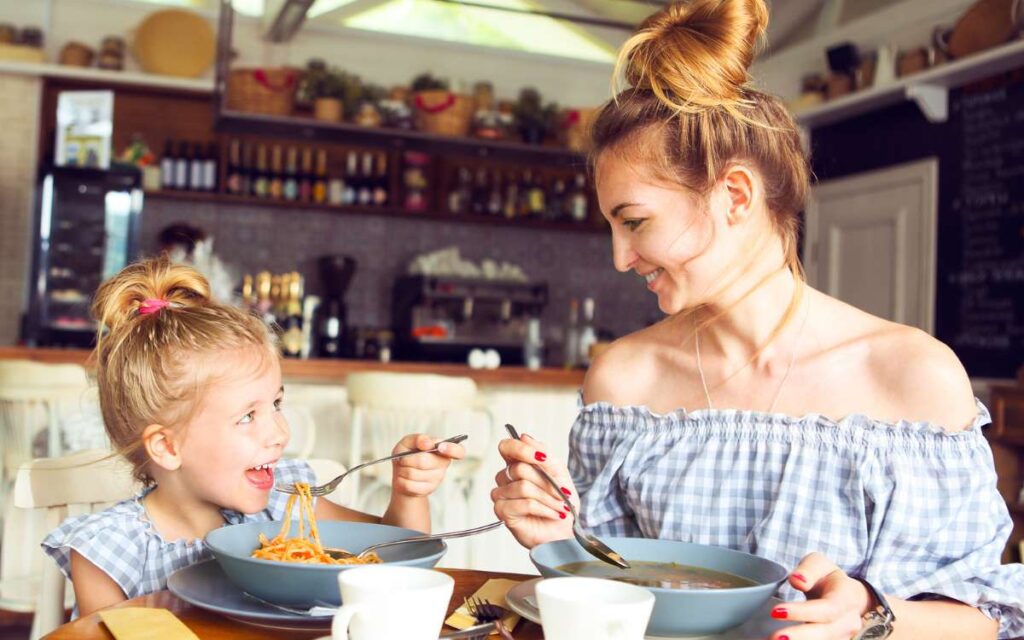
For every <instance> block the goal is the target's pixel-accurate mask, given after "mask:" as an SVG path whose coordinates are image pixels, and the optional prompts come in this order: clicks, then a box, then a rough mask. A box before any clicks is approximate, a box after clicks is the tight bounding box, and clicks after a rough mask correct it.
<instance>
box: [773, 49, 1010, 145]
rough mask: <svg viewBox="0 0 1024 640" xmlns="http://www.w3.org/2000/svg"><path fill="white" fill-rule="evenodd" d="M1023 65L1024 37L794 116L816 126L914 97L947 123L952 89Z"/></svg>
mask: <svg viewBox="0 0 1024 640" xmlns="http://www.w3.org/2000/svg"><path fill="white" fill-rule="evenodd" d="M1021 66H1024V40H1015V41H1013V42H1010V43H1007V44H1004V45H1001V46H999V47H993V48H992V49H989V50H987V51H983V52H981V53H976V54H974V55H972V56H968V57H966V58H962V59H960V60H955V61H953V62H948V63H945V64H942V65H939V66H937V67H933V68H931V69H928V70H926V71H922V72H920V73H915V74H913V75H910V76H906V77H903V78H898V79H897V80H895V81H894V82H891V83H889V84H886V85H884V86H881V87H871V88H868V89H864V90H862V91H857V92H855V93H851V94H849V95H845V96H843V97H841V98H836V99H835V100H830V101H828V102H826V103H824V104H821V105H818V106H815V107H811V108H809V109H801V110H800V111H798V112H796V113H794V114H793V116H794V117H795V118H796V121H797V123H798V124H801V125H803V126H805V127H807V128H810V129H813V128H815V127H820V126H823V125H826V124H831V123H833V122H838V121H840V120H846V119H849V118H853V117H855V116H858V115H860V114H863V113H867V112H869V111H874V110H876V109H881V108H883V107H887V106H889V105H893V104H897V103H899V102H903V101H904V100H914V101H915V102H917V104H918V106H919V107H920V108H921V111H922V112H924V114H925V116H926V117H927V118H928V119H929V120H930V121H932V122H945V120H946V118H947V117H948V100H947V97H948V92H949V89H951V88H953V87H960V86H963V85H966V84H969V83H971V82H973V81H975V80H982V79H984V78H988V77H990V76H994V75H997V74H999V73H1002V72H1004V71H1010V70H1012V69H1016V68H1019V67H1021Z"/></svg>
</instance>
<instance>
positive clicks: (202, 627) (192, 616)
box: [45, 569, 544, 640]
mask: <svg viewBox="0 0 1024 640" xmlns="http://www.w3.org/2000/svg"><path fill="white" fill-rule="evenodd" d="M440 571H443V572H444V573H447V574H448V575H450V576H452V577H453V578H455V590H454V592H453V593H452V600H451V603H449V605H448V613H451V612H452V611H454V610H455V608H456V607H458V606H459V605H460V604H462V599H463V598H467V597H469V596H470V595H472V594H473V592H474V591H476V590H477V589H478V588H479V587H480V586H481V585H482V584H483V583H485V582H487V580H489V579H490V578H510V579H512V580H530V579H531V578H535V577H536V576H528V575H523V574H518V573H495V572H489V571H470V570H468V569H440ZM116 606H118V607H162V608H164V609H170V610H171V611H172V612H173V613H174V615H176V616H178V618H179V619H180V620H181V621H182V622H184V623H185V626H187V627H188V628H189V629H191V630H192V632H193V633H195V634H196V635H197V636H199V637H200V638H201V639H202V640H220V639H221V638H231V639H232V640H273V639H282V640H287V639H289V638H295V639H300V638H301V639H303V640H308V639H310V638H317V637H320V636H329V635H330V633H331V632H330V629H323V630H318V631H315V632H307V631H280V630H276V629H267V628H263V627H258V626H254V625H248V624H244V623H241V622H236V621H234V620H231V619H229V618H225V617H224V616H221V615H218V614H216V613H213V612H210V611H205V610H203V609H200V608H198V607H193V606H192V605H190V604H188V603H187V602H184V601H182V600H179V599H178V598H177V597H175V596H174V595H173V594H171V592H170V591H158V592H157V593H151V594H149V595H148V596H142V597H141V598H133V599H132V600H128V601H126V602H123V603H121V604H118V605H116ZM446 617H447V616H446ZM446 629H448V628H447V627H446ZM449 630H450V629H449ZM513 635H514V636H515V637H516V638H517V640H543V638H544V635H543V634H542V633H541V630H540V625H537V624H534V623H532V622H530V621H529V620H522V621H520V622H519V624H518V625H517V626H516V628H515V630H514V632H513ZM45 637H46V638H47V640H72V639H74V640H100V639H102V640H113V637H114V636H112V635H110V632H109V631H107V628H106V627H105V626H104V625H103V623H102V622H100V617H99V616H98V615H97V614H95V613H94V614H92V615H89V616H86V617H84V618H79V619H78V620H75V621H74V622H69V623H68V624H65V625H63V626H61V627H59V628H58V629H56V630H55V631H54V632H53V633H51V634H49V635H47V636H45ZM491 637H492V638H496V637H497V636H491Z"/></svg>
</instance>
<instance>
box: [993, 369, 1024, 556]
mask: <svg viewBox="0 0 1024 640" xmlns="http://www.w3.org/2000/svg"><path fill="white" fill-rule="evenodd" d="M989 408H990V409H991V411H992V426H991V427H989V429H988V433H987V436H988V439H989V441H990V442H991V443H992V454H993V457H994V459H995V465H996V473H998V475H999V480H998V486H999V493H1000V494H1001V495H1002V496H1003V499H1005V500H1006V504H1007V506H1008V507H1009V509H1010V516H1011V517H1012V518H1013V533H1012V534H1011V535H1010V540H1009V542H1008V543H1007V545H1006V550H1005V551H1004V552H1003V562H1021V560H1022V557H1021V544H1022V543H1024V501H1022V500H1021V498H1022V497H1024V496H1022V488H1024V378H1021V379H1020V381H1019V382H1018V383H1017V384H1016V385H998V386H993V387H992V389H991V396H990V398H989Z"/></svg>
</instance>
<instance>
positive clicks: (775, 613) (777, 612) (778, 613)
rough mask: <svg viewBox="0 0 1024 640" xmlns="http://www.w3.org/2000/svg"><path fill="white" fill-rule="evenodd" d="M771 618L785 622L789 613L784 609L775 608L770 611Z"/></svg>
mask: <svg viewBox="0 0 1024 640" xmlns="http://www.w3.org/2000/svg"><path fill="white" fill-rule="evenodd" d="M772 617H773V618H777V619H779V620H785V619H786V618H788V617H789V611H786V609H785V607H776V608H774V609H772Z"/></svg>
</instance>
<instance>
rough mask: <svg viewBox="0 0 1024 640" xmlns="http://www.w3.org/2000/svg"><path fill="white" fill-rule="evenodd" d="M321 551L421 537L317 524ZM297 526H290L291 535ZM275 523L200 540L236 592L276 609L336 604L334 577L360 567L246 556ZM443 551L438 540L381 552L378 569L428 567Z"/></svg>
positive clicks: (358, 525)
mask: <svg viewBox="0 0 1024 640" xmlns="http://www.w3.org/2000/svg"><path fill="white" fill-rule="evenodd" d="M317 526H318V527H319V529H320V540H321V542H322V543H323V545H324V546H325V547H340V548H342V549H347V550H350V551H360V550H362V549H364V548H366V547H368V546H370V545H371V544H376V543H378V542H390V541H392V540H400V539H402V538H411V537H413V536H418V535H422V533H421V532H419V531H413V530H412V529H403V528H401V527H391V526H388V525H383V524H371V523H365V522H334V521H324V522H319V523H317ZM297 527H298V521H292V527H291V531H292V535H294V533H295V531H296V530H297ZM280 529H281V522H246V523H243V524H235V525H228V526H226V527H221V528H220V529H214V530H213V531H211V532H210V533H208V534H207V535H206V545H207V547H208V548H209V549H210V552H211V553H212V554H213V557H214V558H215V559H216V560H217V562H218V563H219V564H220V566H221V568H223V569H224V573H225V574H226V575H227V577H228V579H229V580H230V581H231V582H232V583H233V584H234V585H235V586H236V587H238V588H239V589H241V590H242V591H245V592H247V593H250V594H252V595H254V596H256V597H258V598H262V599H264V600H267V601H269V602H274V603H277V604H281V605H289V606H297V607H307V606H313V605H314V604H316V603H322V604H328V605H334V606H337V605H339V604H341V595H340V593H339V591H338V573H340V572H342V571H347V570H348V569H351V568H353V567H359V566H365V565H358V564H353V565H329V564H299V563H293V562H277V561H274V560H261V559H258V558H253V557H251V554H252V552H253V551H254V550H256V549H257V548H259V546H260V544H259V534H261V533H262V534H263V535H265V536H267V537H268V538H273V537H274V536H276V535H277V533H278V532H279V531H280ZM447 550H448V546H447V545H446V544H445V543H444V541H443V540H430V541H427V542H421V543H409V544H404V545H398V546H396V547H390V548H384V549H381V551H380V554H379V555H380V558H381V560H382V561H383V562H384V564H388V565H398V566H407V567H423V568H427V569H429V568H431V567H433V566H434V565H435V564H437V562H438V560H440V559H441V556H443V555H444V554H445V552H446V551H447Z"/></svg>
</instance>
